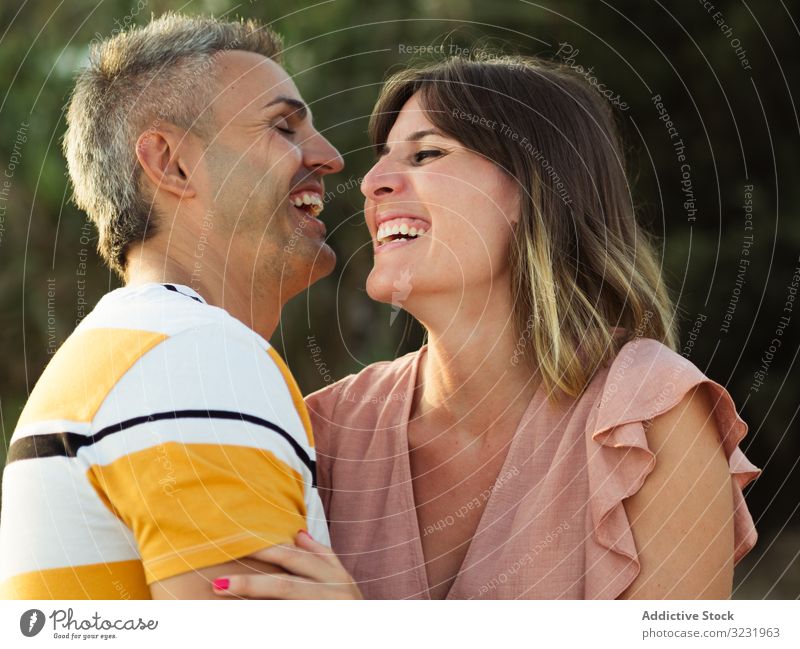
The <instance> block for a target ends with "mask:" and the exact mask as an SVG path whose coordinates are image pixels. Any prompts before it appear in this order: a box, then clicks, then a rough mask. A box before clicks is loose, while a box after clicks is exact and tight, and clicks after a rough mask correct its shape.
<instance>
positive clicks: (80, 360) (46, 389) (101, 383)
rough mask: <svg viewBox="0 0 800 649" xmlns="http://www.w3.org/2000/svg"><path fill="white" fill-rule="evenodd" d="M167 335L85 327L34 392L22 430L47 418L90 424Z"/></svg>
mask: <svg viewBox="0 0 800 649" xmlns="http://www.w3.org/2000/svg"><path fill="white" fill-rule="evenodd" d="M165 338H167V336H166V335H164V334H161V333H156V332H153V331H137V330H132V329H87V330H86V331H82V332H79V333H75V334H73V335H72V336H70V337H69V338H67V340H66V341H65V342H64V344H63V345H62V346H61V348H60V349H59V350H58V352H56V355H55V356H53V358H52V359H51V361H50V363H49V364H48V365H47V367H46V368H45V370H44V373H43V374H42V376H41V378H40V379H39V381H38V382H37V383H36V387H35V388H34V389H33V392H32V393H31V396H30V398H29V399H28V403H27V404H26V405H25V409H24V410H23V411H22V415H20V418H19V422H18V424H17V425H18V426H24V425H25V424H30V423H32V422H36V421H43V420H47V419H69V420H71V421H79V422H89V421H92V419H93V418H94V415H95V413H96V412H97V409H98V408H99V407H100V404H102V403H103V400H104V399H105V398H106V396H107V395H108V393H109V392H110V391H111V388H113V387H114V385H115V384H116V383H117V381H119V379H120V378H121V377H122V375H123V374H125V372H127V371H128V370H129V369H130V368H131V366H132V365H133V364H134V363H135V362H136V361H137V360H138V359H139V358H141V356H143V355H144V354H145V353H146V352H148V351H149V350H151V349H152V348H153V347H155V346H156V345H158V344H159V343H160V342H162V341H163V340H164V339H165Z"/></svg>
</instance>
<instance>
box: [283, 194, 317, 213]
mask: <svg viewBox="0 0 800 649" xmlns="http://www.w3.org/2000/svg"><path fill="white" fill-rule="evenodd" d="M289 203H290V204H291V205H294V206H295V207H300V208H302V207H303V206H304V205H307V206H309V209H307V210H306V211H307V212H308V213H309V214H311V216H318V215H319V214H320V212H322V210H323V209H325V206H324V205H323V203H322V199H321V198H320V197H319V195H318V194H308V193H306V194H298V195H297V196H294V197H290V198H289Z"/></svg>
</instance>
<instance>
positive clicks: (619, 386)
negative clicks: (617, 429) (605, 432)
mask: <svg viewBox="0 0 800 649" xmlns="http://www.w3.org/2000/svg"><path fill="white" fill-rule="evenodd" d="M593 382H597V383H598V386H597V390H598V391H599V393H600V396H599V398H598V400H597V403H596V409H597V411H598V423H612V422H616V423H621V421H622V420H623V419H627V420H629V421H631V420H642V419H644V420H648V419H652V418H653V417H655V416H656V415H658V414H660V413H661V412H664V411H666V410H669V409H670V408H671V407H672V406H674V405H676V404H677V403H679V402H680V401H681V399H682V398H683V397H684V395H685V394H686V393H687V392H689V390H691V389H692V388H693V387H695V386H697V385H698V384H700V383H704V382H708V383H713V384H714V385H715V386H717V387H718V388H720V389H724V388H722V386H721V385H719V384H717V383H715V382H714V381H712V380H711V379H709V378H708V377H707V376H706V375H705V374H704V373H703V372H702V371H701V370H700V368H698V367H697V366H696V365H695V364H694V363H692V362H691V361H690V360H689V359H688V358H686V357H685V356H683V355H681V354H679V353H677V352H676V351H674V350H673V349H671V348H670V347H668V346H667V345H664V344H663V343H662V342H660V341H658V340H655V339H653V338H643V337H636V338H633V339H631V340H628V341H627V342H625V343H624V344H623V345H622V346H621V347H620V349H619V351H618V352H617V354H616V356H615V357H614V358H613V359H612V361H611V363H610V364H609V365H608V366H607V369H606V370H604V371H602V372H598V373H597V374H596V375H595V378H594V379H593Z"/></svg>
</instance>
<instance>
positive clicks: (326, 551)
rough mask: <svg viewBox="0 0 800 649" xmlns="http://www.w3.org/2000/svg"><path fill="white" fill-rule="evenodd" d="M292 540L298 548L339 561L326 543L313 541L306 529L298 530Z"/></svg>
mask: <svg viewBox="0 0 800 649" xmlns="http://www.w3.org/2000/svg"><path fill="white" fill-rule="evenodd" d="M294 542H295V543H296V544H297V547H299V548H302V549H304V550H308V551H309V552H313V553H314V554H318V555H320V556H322V557H326V558H327V559H335V560H336V563H337V564H338V563H339V559H338V558H337V557H336V553H335V552H334V551H333V550H332V549H331V548H329V547H328V546H327V545H323V544H322V543H319V542H317V541H315V540H314V538H313V537H312V536H311V535H310V534H309V533H308V532H307V531H306V530H300V531H299V532H298V533H297V535H296V536H295V537H294Z"/></svg>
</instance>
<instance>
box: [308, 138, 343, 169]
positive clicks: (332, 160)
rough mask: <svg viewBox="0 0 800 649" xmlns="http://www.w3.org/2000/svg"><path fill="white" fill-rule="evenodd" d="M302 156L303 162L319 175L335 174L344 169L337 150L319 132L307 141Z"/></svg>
mask: <svg viewBox="0 0 800 649" xmlns="http://www.w3.org/2000/svg"><path fill="white" fill-rule="evenodd" d="M303 158H304V160H303V164H304V165H305V166H306V167H307V168H309V169H313V170H314V171H315V172H316V173H318V174H320V175H325V174H335V173H339V172H340V171H341V170H342V169H344V160H343V159H342V156H341V155H340V154H339V151H337V150H336V147H334V146H333V145H332V144H331V143H330V142H328V140H327V139H325V137H324V136H323V135H321V134H320V133H317V134H316V135H315V136H314V137H313V138H312V139H311V140H309V141H308V142H307V146H306V147H304V155H303Z"/></svg>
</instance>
